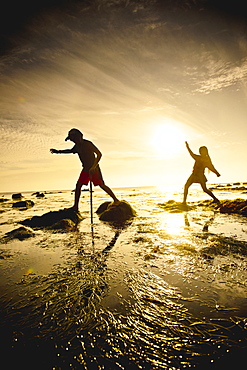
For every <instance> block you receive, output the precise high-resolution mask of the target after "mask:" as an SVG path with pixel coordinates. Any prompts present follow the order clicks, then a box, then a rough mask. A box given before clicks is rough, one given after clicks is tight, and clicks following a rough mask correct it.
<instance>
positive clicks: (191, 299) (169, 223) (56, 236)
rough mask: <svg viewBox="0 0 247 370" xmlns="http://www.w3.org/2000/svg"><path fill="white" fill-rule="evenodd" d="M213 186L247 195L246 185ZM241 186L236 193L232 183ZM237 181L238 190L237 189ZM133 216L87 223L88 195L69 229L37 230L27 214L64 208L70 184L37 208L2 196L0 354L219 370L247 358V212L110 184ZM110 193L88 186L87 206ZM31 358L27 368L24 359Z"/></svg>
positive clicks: (79, 364) (64, 365) (222, 192)
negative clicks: (26, 229)
mask: <svg viewBox="0 0 247 370" xmlns="http://www.w3.org/2000/svg"><path fill="white" fill-rule="evenodd" d="M234 188H235V189H233V185H230V186H225V185H224V186H221V187H218V188H216V189H215V190H213V191H214V192H215V194H216V196H217V197H219V199H221V200H222V201H223V200H226V199H231V200H233V199H237V198H241V199H243V200H246V199H247V195H246V191H245V185H244V184H240V185H239V186H238V185H237V186H234ZM236 188H237V189H236ZM239 188H241V189H239ZM116 193H117V195H118V196H119V197H120V199H122V200H126V201H128V202H129V203H130V204H131V205H132V207H133V208H134V209H135V210H136V212H137V216H136V217H134V218H133V219H132V220H129V221H128V222H126V224H124V225H122V226H121V227H120V226H119V225H118V226H116V225H113V224H111V223H109V222H103V221H100V220H99V218H98V216H97V215H96V214H94V224H93V229H92V228H91V225H90V212H89V210H90V207H89V192H86V191H85V192H83V193H82V194H83V198H82V201H81V215H82V218H83V220H82V221H81V222H80V223H79V224H78V228H77V230H75V231H67V232H63V231H61V230H60V231H59V230H50V229H46V228H33V229H32V232H33V235H31V236H30V237H28V238H26V239H24V240H19V239H16V238H9V239H6V235H7V233H8V232H10V231H12V230H13V229H17V228H19V227H20V226H21V225H20V222H21V221H23V220H25V219H27V218H31V217H33V216H34V215H42V214H44V213H45V212H49V211H53V210H59V209H62V208H66V207H69V206H70V205H71V203H72V199H73V195H72V194H71V193H70V192H69V191H65V192H51V193H47V194H45V197H44V198H37V197H36V196H34V195H31V194H25V198H24V199H29V200H33V202H34V203H35V205H34V206H33V207H31V208H28V209H19V208H13V207H12V203H13V201H12V199H10V197H8V196H7V195H5V197H6V198H9V200H7V201H5V202H1V204H0V209H1V224H0V230H1V235H0V236H1V241H2V243H1V245H0V274H1V279H0V294H1V298H0V304H1V317H2V318H3V319H2V320H1V332H2V335H1V342H2V343H1V349H2V351H3V354H4V355H5V356H6V360H7V361H9V364H10V365H12V366H15V361H16V363H17V364H18V365H20V364H21V363H23V364H25V367H26V368H28V366H30V368H32V366H35V368H38V369H39V368H40V369H157V368H158V369H181V368H199V369H204V368H205V369H211V368H212V369H214V368H217V369H221V368H222V369H223V368H224V367H225V366H226V365H229V364H232V366H234V365H235V364H236V363H237V362H239V363H240V360H241V361H244V360H245V359H246V349H247V341H246V314H247V283H246V267H247V219H246V217H245V216H243V215H239V214H226V213H221V212H220V209H219V208H217V207H216V206H215V205H214V204H212V203H211V201H210V200H209V199H208V197H207V196H206V195H204V194H203V193H202V192H201V191H197V188H196V187H195V188H194V190H193V192H192V193H191V194H190V195H189V198H188V200H189V203H188V205H189V207H188V208H189V209H188V211H184V210H182V209H181V204H180V201H181V199H182V194H181V192H180V191H179V190H178V191H177V192H174V191H173V190H172V189H170V190H169V189H168V188H166V189H165V190H164V189H163V190H158V189H156V188H136V189H133V188H131V189H116ZM106 200H109V198H108V197H107V196H106V195H105V194H104V193H103V192H102V191H98V190H95V192H94V193H93V207H94V210H95V211H96V209H97V208H98V206H99V205H100V204H102V203H103V202H104V201H106ZM31 354H33V355H34V356H35V358H36V360H34V363H33V361H32V364H30V356H31Z"/></svg>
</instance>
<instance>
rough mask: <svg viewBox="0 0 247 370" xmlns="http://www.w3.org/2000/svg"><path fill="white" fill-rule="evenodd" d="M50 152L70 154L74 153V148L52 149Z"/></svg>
mask: <svg viewBox="0 0 247 370" xmlns="http://www.w3.org/2000/svg"><path fill="white" fill-rule="evenodd" d="M50 152H51V153H52V154H70V153H73V152H72V149H63V150H57V149H50Z"/></svg>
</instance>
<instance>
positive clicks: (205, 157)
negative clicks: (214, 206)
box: [183, 141, 220, 204]
mask: <svg viewBox="0 0 247 370" xmlns="http://www.w3.org/2000/svg"><path fill="white" fill-rule="evenodd" d="M185 144H186V147H187V149H188V151H189V153H190V155H191V157H192V158H193V159H194V160H195V164H194V168H193V171H192V174H191V175H190V177H189V178H188V180H187V181H186V184H185V186H184V200H183V203H184V204H186V199H187V195H188V190H189V187H190V186H191V185H192V184H193V183H199V184H201V187H202V190H203V191H204V192H205V193H207V194H208V195H210V197H212V198H213V200H214V201H215V202H216V203H220V201H219V199H217V198H216V197H215V196H214V194H213V193H212V191H210V190H208V189H207V186H206V182H207V178H206V176H205V174H204V171H205V168H208V169H209V170H210V171H212V172H214V173H215V174H216V175H217V176H218V177H219V176H220V174H219V172H218V171H217V170H216V169H215V167H214V166H213V164H212V161H211V159H210V157H209V154H208V149H207V147H205V146H201V147H200V148H199V153H200V155H198V154H194V153H193V152H192V150H191V149H190V147H189V144H188V143H187V141H186V142H185Z"/></svg>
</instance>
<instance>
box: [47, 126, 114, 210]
mask: <svg viewBox="0 0 247 370" xmlns="http://www.w3.org/2000/svg"><path fill="white" fill-rule="evenodd" d="M67 140H71V141H73V142H74V143H75V145H74V146H73V148H72V149H64V150H57V149H50V152H51V153H56V154H60V153H61V154H70V153H73V154H75V153H77V154H78V156H79V158H80V161H81V163H82V165H83V168H82V171H81V173H80V176H79V179H78V181H77V184H76V189H75V201H74V205H73V207H72V209H74V210H76V211H78V208H79V199H80V195H81V187H82V185H87V184H88V183H89V181H90V180H91V181H92V183H93V184H94V185H95V186H97V185H99V187H100V188H101V189H103V190H104V191H105V192H106V193H107V194H109V195H110V196H111V197H112V199H113V200H114V203H113V204H115V205H117V204H119V203H120V202H119V200H118V199H117V197H116V196H115V194H114V193H113V191H112V190H111V189H110V188H109V187H108V186H106V185H105V183H104V180H103V177H102V174H101V170H100V167H99V164H98V163H99V161H100V159H101V157H102V154H101V152H100V151H99V149H98V148H97V147H96V146H95V145H94V144H93V143H92V142H91V141H89V140H85V139H83V134H82V133H81V131H79V130H78V129H76V128H72V129H71V130H70V131H69V133H68V136H67V138H66V139H65V141H67Z"/></svg>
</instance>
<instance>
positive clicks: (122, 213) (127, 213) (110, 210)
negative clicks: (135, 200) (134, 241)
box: [96, 201, 136, 223]
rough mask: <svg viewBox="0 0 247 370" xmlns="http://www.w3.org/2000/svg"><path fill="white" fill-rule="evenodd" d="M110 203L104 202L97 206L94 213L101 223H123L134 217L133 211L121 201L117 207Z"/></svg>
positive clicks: (126, 203) (127, 204)
mask: <svg viewBox="0 0 247 370" xmlns="http://www.w3.org/2000/svg"><path fill="white" fill-rule="evenodd" d="M111 205H113V203H112V202H104V203H103V204H101V205H100V206H99V208H98V209H97V211H96V213H97V214H98V215H99V219H100V220H101V221H114V222H120V223H122V222H125V221H127V220H129V219H130V218H133V217H135V216H136V212H135V210H134V209H133V208H132V207H131V205H130V204H129V203H128V202H126V201H121V202H120V203H119V204H118V205H117V206H112V207H111Z"/></svg>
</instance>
